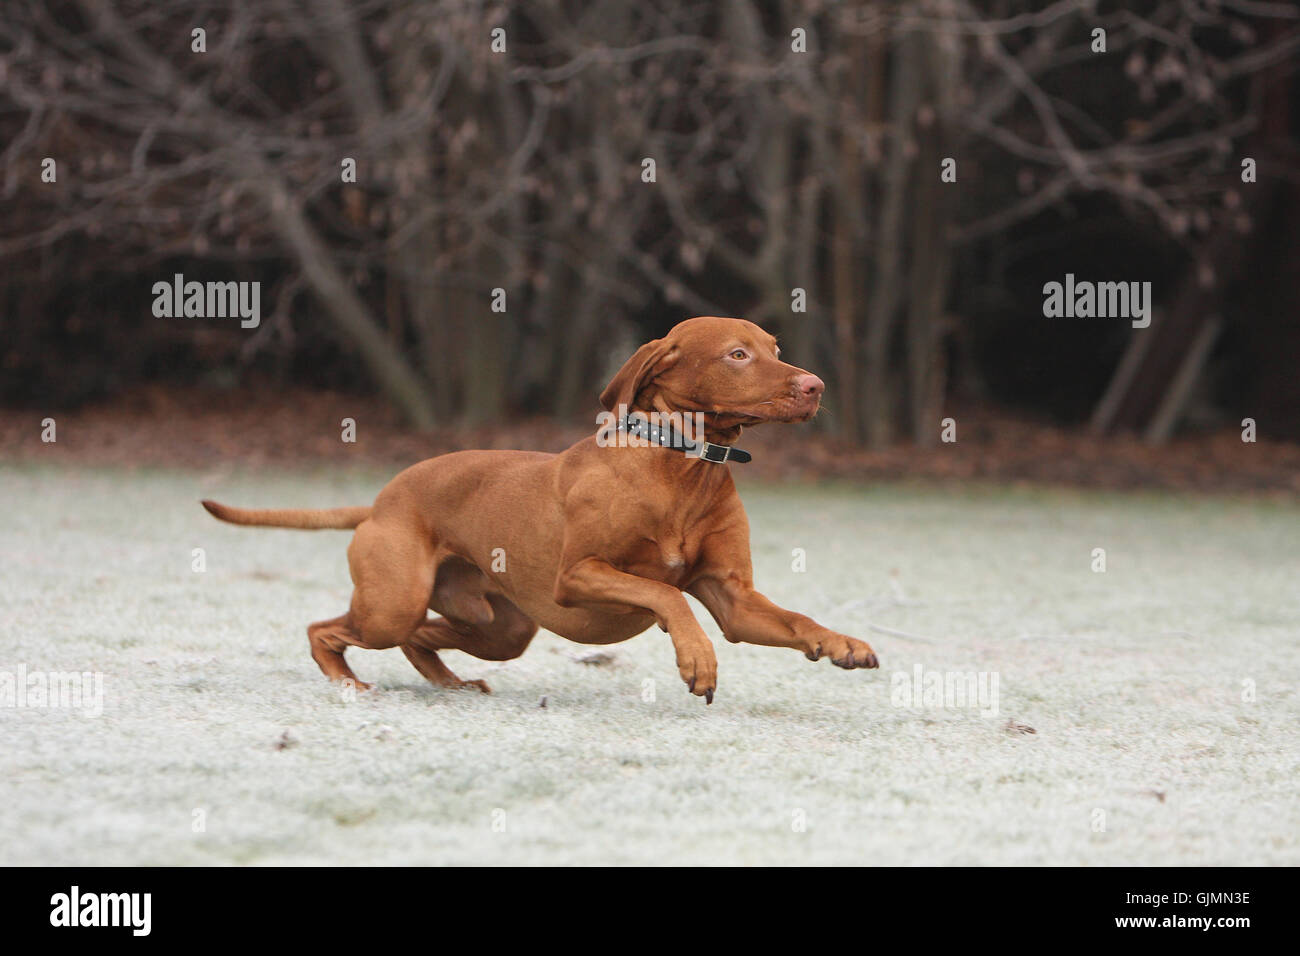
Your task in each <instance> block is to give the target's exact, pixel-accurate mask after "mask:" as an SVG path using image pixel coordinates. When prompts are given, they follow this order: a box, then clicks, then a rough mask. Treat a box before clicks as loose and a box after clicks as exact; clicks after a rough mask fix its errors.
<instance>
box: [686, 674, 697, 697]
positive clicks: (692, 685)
mask: <svg viewBox="0 0 1300 956" xmlns="http://www.w3.org/2000/svg"><path fill="white" fill-rule="evenodd" d="M686 687H687V689H688V690H690V692H691V693H692V694H694V693H695V678H694V677H692V678H691V682H690V683H689V684H687V685H686Z"/></svg>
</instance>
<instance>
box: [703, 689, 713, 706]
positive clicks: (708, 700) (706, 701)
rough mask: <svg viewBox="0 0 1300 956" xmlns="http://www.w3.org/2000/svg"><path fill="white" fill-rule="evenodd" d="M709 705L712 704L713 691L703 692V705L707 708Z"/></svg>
mask: <svg viewBox="0 0 1300 956" xmlns="http://www.w3.org/2000/svg"><path fill="white" fill-rule="evenodd" d="M711 703H713V691H712V690H706V691H705V692H704V705H705V706H706V707H707V706H708V705H709V704H711Z"/></svg>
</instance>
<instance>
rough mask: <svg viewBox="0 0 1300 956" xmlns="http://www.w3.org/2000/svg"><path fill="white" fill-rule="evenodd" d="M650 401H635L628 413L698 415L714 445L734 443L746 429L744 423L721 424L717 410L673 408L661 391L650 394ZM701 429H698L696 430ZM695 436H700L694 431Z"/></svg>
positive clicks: (688, 417)
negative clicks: (690, 410)
mask: <svg viewBox="0 0 1300 956" xmlns="http://www.w3.org/2000/svg"><path fill="white" fill-rule="evenodd" d="M648 398H649V400H648V401H641V402H635V403H633V405H632V406H631V407H630V408H628V410H627V411H628V414H629V415H632V414H636V413H638V412H639V413H641V414H650V413H657V414H658V415H660V416H661V417H665V418H667V417H671V416H680V418H681V419H682V420H683V421H695V420H696V416H697V415H698V416H699V417H700V418H701V419H702V420H703V422H704V435H703V438H704V440H705V441H707V442H709V443H711V444H714V445H734V444H735V443H736V442H738V441H739V440H740V433H741V432H742V431H744V426H743V425H721V424H719V423H718V420H717V419H718V416H717V414H716V413H715V412H688V411H683V410H682V409H680V408H672V407H671V406H670V405H669V404H668V402H667V401H666V400H665V399H664V396H663V394H662V393H661V392H655V393H654V394H653V395H650V396H648ZM698 431H699V430H698V429H696V432H698ZM693 436H694V437H697V438H698V437H700V436H699V435H698V434H695V433H693Z"/></svg>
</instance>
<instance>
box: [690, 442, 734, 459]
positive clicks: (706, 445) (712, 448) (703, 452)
mask: <svg viewBox="0 0 1300 956" xmlns="http://www.w3.org/2000/svg"><path fill="white" fill-rule="evenodd" d="M695 457H696V458H703V459H704V460H705V461H711V462H713V463H714V464H715V465H721V464H722V463H724V462H725V461H726V460H727V459H728V458H730V457H731V448H730V447H729V446H727V445H715V444H713V442H710V441H702V442H700V444H699V447H698V448H697V449H696V451H695Z"/></svg>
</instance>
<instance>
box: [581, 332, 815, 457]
mask: <svg viewBox="0 0 1300 956" xmlns="http://www.w3.org/2000/svg"><path fill="white" fill-rule="evenodd" d="M780 354H781V350H780V349H779V348H777V345H776V338H775V336H773V335H771V334H770V333H768V332H765V331H764V330H763V329H761V328H759V327H758V326H757V325H755V324H754V323H753V322H746V321H745V320H744V319H724V318H717V317H715V316H701V317H700V318H695V319H687V320H686V321H685V322H681V323H679V324H677V325H675V326H673V328H672V330H671V331H669V333H668V334H667V335H665V336H664V337H663V338H661V339H655V340H654V341H653V342H647V343H646V344H645V345H643V346H641V347H640V348H639V349H637V350H636V352H635V354H633V356H632V357H631V358H630V359H628V360H627V362H625V363H624V364H623V367H622V368H621V369H619V370H618V374H616V375H615V376H614V378H613V380H612V381H610V383H609V385H607V386H606V387H605V391H604V392H602V393H601V396H600V401H601V404H602V405H604V406H605V408H607V409H609V410H610V411H615V410H617V409H618V407H619V406H620V405H622V406H625V407H626V408H627V409H628V410H632V409H638V410H642V411H659V412H704V413H705V414H706V416H707V421H708V423H709V426H710V428H711V429H717V430H719V431H730V430H734V431H735V433H736V434H739V431H740V428H741V427H743V426H745V425H757V424H760V423H762V422H806V421H808V420H809V419H810V418H812V417H813V416H814V415H816V414H817V410H818V409H819V408H820V407H821V395H822V392H823V390H824V389H825V387H826V386H825V384H824V383H823V382H822V380H821V379H820V378H818V377H817V376H816V375H813V374H812V373H810V372H806V371H804V370H803V369H801V368H797V367H795V366H793V365H789V364H787V363H785V362H782V361H781V359H780V358H779V356H780Z"/></svg>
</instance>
